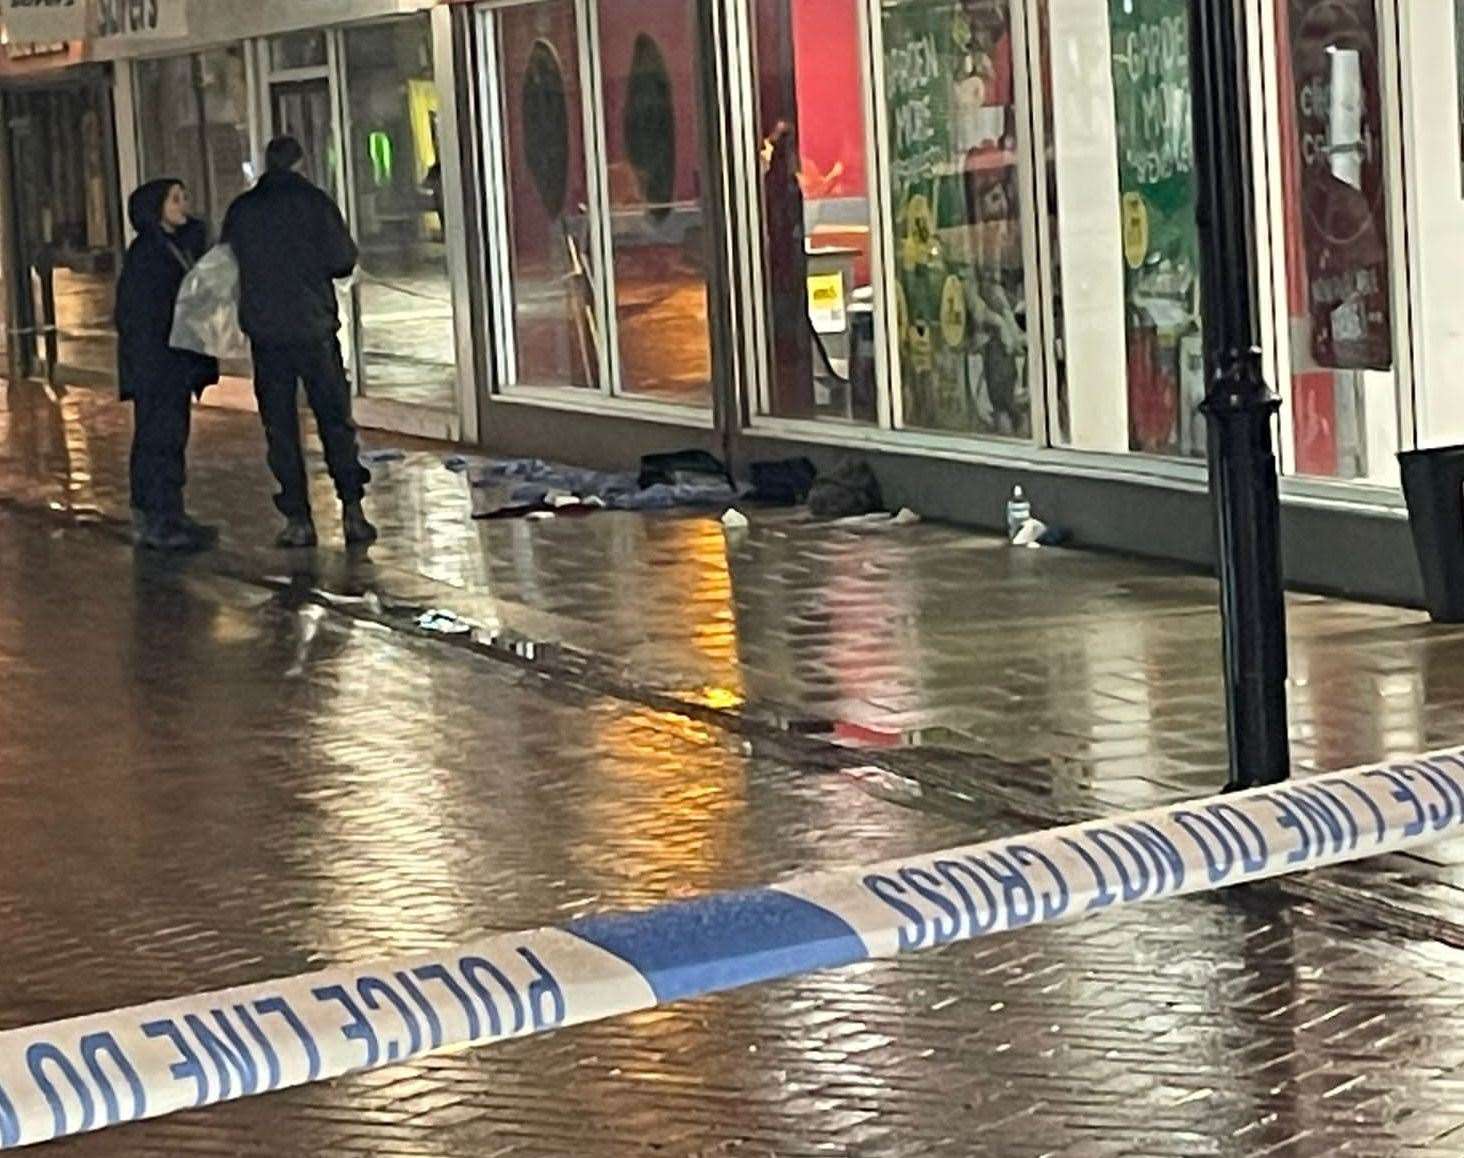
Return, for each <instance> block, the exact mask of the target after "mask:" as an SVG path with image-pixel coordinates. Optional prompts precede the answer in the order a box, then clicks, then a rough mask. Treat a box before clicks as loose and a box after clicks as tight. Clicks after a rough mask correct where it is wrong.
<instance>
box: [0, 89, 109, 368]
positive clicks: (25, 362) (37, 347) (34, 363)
mask: <svg viewBox="0 0 1464 1158" xmlns="http://www.w3.org/2000/svg"><path fill="white" fill-rule="evenodd" d="M5 115H6V116H7V117H8V118H9V124H10V148H11V159H10V160H11V171H12V173H13V174H14V184H15V202H16V204H15V214H16V225H17V229H16V248H17V251H18V252H17V254H16V257H17V266H16V271H15V273H14V276H15V277H17V279H19V280H20V281H21V285H20V286H19V287H18V288H19V289H20V292H19V293H18V294H17V295H16V297H17V300H18V303H19V311H20V318H19V323H20V334H21V336H20V337H19V338H18V339H17V340H18V342H19V343H20V345H21V349H20V351H19V354H20V369H21V371H22V372H23V373H35V372H36V371H37V370H38V369H39V368H40V367H41V366H42V365H44V366H45V368H46V371H47V373H48V374H49V375H50V376H52V377H56V376H57V374H58V372H63V371H64V373H62V376H65V375H66V374H73V375H74V374H75V373H77V372H80V373H81V374H82V375H84V376H87V375H93V374H110V373H112V372H113V369H114V367H115V365H116V335H115V333H114V331H113V328H112V307H113V299H114V293H115V281H116V273H117V262H118V254H119V250H120V243H121V238H120V223H119V222H120V217H119V211H118V205H117V171H116V149H115V147H114V145H113V139H112V125H113V120H112V99H111V87H110V83H109V81H108V79H107V78H106V77H105V76H101V75H98V76H97V77H95V78H93V79H88V80H86V81H83V82H81V83H75V82H73V83H71V84H68V85H66V86H64V87H60V86H58V87H48V88H37V89H29V90H25V89H23V90H19V91H14V92H10V93H7V94H6V96H5ZM26 282H28V283H29V289H30V292H26V288H25V283H26Z"/></svg>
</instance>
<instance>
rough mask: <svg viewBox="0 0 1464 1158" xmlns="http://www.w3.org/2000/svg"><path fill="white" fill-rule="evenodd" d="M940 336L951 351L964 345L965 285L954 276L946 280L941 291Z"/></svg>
mask: <svg viewBox="0 0 1464 1158" xmlns="http://www.w3.org/2000/svg"><path fill="white" fill-rule="evenodd" d="M940 336H941V337H942V338H944V339H945V344H946V345H947V346H950V347H952V348H953V349H961V348H962V347H964V346H965V344H966V283H965V282H963V281H962V280H961V279H960V277H959V276H957V275H956V274H951V275H950V277H948V278H946V281H945V288H944V289H943V290H941V294H940Z"/></svg>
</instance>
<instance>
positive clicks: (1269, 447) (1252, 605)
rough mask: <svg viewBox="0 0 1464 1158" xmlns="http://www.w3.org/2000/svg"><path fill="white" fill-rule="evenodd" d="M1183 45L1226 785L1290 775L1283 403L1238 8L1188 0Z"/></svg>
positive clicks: (1233, 3)
mask: <svg viewBox="0 0 1464 1158" xmlns="http://www.w3.org/2000/svg"><path fill="white" fill-rule="evenodd" d="M1190 12H1191V17H1190V43H1191V55H1192V76H1193V78H1194V79H1193V86H1194V87H1193V92H1194V102H1193V114H1194V143H1195V168H1196V179H1197V182H1198V186H1199V203H1198V216H1199V226H1200V277H1201V282H1200V286H1201V305H1202V314H1203V318H1204V331H1205V369H1206V374H1207V380H1208V383H1209V389H1208V391H1207V396H1206V399H1205V402H1204V406H1203V410H1204V413H1205V415H1206V417H1207V419H1208V420H1209V460H1210V491H1211V494H1212V496H1213V498H1214V502H1215V510H1216V522H1217V532H1218V542H1217V547H1218V554H1219V571H1220V599H1221V616H1222V624H1223V632H1224V637H1225V696H1226V709H1227V722H1228V725H1229V733H1230V782H1229V786H1228V787H1229V788H1230V789H1232V790H1233V789H1239V788H1252V787H1255V786H1257V785H1261V784H1275V783H1279V782H1280V781H1282V780H1285V779H1286V777H1287V775H1288V773H1289V771H1290V756H1289V751H1288V739H1287V730H1286V605H1285V601H1284V593H1283V588H1282V582H1281V498H1280V490H1279V484H1278V477H1277V469H1276V455H1275V450H1274V448H1273V444H1272V434H1271V428H1272V424H1273V422H1274V420H1275V417H1276V414H1277V412H1278V411H1279V410H1280V407H1281V400H1280V399H1279V398H1278V397H1277V396H1276V394H1275V393H1274V392H1272V390H1271V389H1270V388H1269V387H1268V386H1267V385H1266V381H1265V375H1264V372H1263V368H1262V362H1261V351H1260V346H1259V342H1258V339H1257V320H1256V319H1257V308H1256V296H1255V288H1254V287H1255V285H1256V270H1255V265H1254V261H1255V244H1254V241H1255V216H1254V206H1253V190H1254V186H1253V184H1252V182H1251V166H1250V154H1249V149H1250V132H1249V114H1250V105H1249V97H1248V95H1247V84H1246V54H1245V52H1244V47H1243V46H1244V39H1243V37H1244V29H1245V23H1244V17H1243V14H1242V11H1241V5H1240V3H1238V2H1237V0H1191V10H1190Z"/></svg>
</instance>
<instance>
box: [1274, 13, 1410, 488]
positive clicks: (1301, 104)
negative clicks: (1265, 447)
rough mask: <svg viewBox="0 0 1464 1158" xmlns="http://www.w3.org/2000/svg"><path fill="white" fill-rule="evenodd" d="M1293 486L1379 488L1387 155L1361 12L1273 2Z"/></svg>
mask: <svg viewBox="0 0 1464 1158" xmlns="http://www.w3.org/2000/svg"><path fill="white" fill-rule="evenodd" d="M1276 45H1277V53H1276V56H1277V68H1278V71H1279V77H1278V81H1279V83H1278V86H1277V87H1278V94H1279V100H1278V103H1279V107H1280V137H1281V141H1280V151H1281V166H1280V167H1281V182H1282V208H1283V216H1284V229H1285V232H1284V236H1285V286H1284V289H1285V295H1284V308H1285V317H1286V321H1287V325H1286V327H1285V329H1286V332H1285V334H1284V335H1283V338H1284V340H1285V346H1286V348H1288V349H1289V352H1290V356H1289V361H1290V365H1289V370H1290V390H1289V402H1290V413H1291V423H1292V429H1293V434H1294V446H1295V450H1294V454H1293V456H1292V460H1291V463H1290V465H1291V468H1292V469H1293V470H1294V472H1295V473H1298V474H1304V475H1314V476H1322V477H1336V478H1345V479H1368V478H1373V479H1379V480H1383V481H1387V480H1391V479H1392V478H1393V477H1395V476H1394V462H1393V455H1394V453H1395V452H1396V451H1397V448H1398V426H1397V409H1396V406H1397V403H1396V389H1397V385H1396V374H1395V373H1394V364H1393V319H1392V296H1391V295H1392V274H1391V268H1390V249H1389V236H1388V234H1389V230H1388V205H1387V181H1388V166H1387V143H1386V132H1385V129H1384V120H1383V111H1382V110H1383V98H1382V91H1381V83H1380V72H1379V63H1378V27H1377V16H1376V12H1375V10H1374V7H1373V0H1329V2H1328V3H1326V4H1316V3H1313V2H1310V0H1277V5H1276Z"/></svg>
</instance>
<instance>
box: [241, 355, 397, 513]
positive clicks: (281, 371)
mask: <svg viewBox="0 0 1464 1158" xmlns="http://www.w3.org/2000/svg"><path fill="white" fill-rule="evenodd" d="M253 345H254V396H255V398H257V399H258V401H259V417H260V419H261V420H262V421H263V422H264V436H265V440H266V442H267V443H268V446H269V469H270V470H272V471H273V472H274V476H275V480H276V481H277V482H278V483H279V485H280V493H279V494H278V495H276V496H275V506H277V507H278V508H279V510H280V513H281V514H282V515H284V516H285V517H286V518H291V519H293V518H308V517H309V515H310V482H309V479H308V478H307V477H306V474H305V452H304V450H303V448H302V447H301V445H300V406H299V396H300V385H301V383H304V386H305V398H306V401H308V402H309V403H310V409H311V411H312V412H313V413H314V415H315V425H316V427H317V429H318V430H319V431H320V442H321V445H322V446H323V447H324V448H325V462H326V465H327V466H328V467H329V468H330V477H331V478H332V479H333V480H334V481H335V488H336V494H337V495H339V496H340V500H341V502H343V503H356V502H360V501H361V497H362V496H363V495H364V494H365V493H366V484H367V483H368V482H370V481H371V475H370V473H369V472H368V471H367V470H366V468H365V467H364V466H362V465H361V445H360V441H359V439H358V438H357V436H356V424H355V423H354V422H353V421H352V420H351V384H350V381H349V380H348V379H347V378H346V367H345V362H344V361H343V359H342V357H341V344H340V342H339V341H338V340H336V339H335V338H332V339H330V340H329V341H328V342H320V343H316V344H313V345H305V346H299V345H293V346H271V345H266V344H263V343H260V342H255V343H254V344H253Z"/></svg>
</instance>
